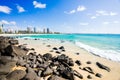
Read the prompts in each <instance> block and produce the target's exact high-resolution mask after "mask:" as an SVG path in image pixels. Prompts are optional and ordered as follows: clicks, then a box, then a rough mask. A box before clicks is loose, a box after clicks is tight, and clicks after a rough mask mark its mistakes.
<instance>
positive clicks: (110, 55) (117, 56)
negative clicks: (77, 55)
mask: <svg viewBox="0 0 120 80" xmlns="http://www.w3.org/2000/svg"><path fill="white" fill-rule="evenodd" d="M75 44H76V45H77V46H79V47H81V48H83V49H85V50H87V51H88V52H90V53H92V54H94V55H98V56H100V57H103V58H107V59H109V60H113V61H118V62H120V53H119V52H116V51H114V50H101V49H98V48H95V47H91V46H89V45H86V44H83V43H81V42H79V41H75Z"/></svg>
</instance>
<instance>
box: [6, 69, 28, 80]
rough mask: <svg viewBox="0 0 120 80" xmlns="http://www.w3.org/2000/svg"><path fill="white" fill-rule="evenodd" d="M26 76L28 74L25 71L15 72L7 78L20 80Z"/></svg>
mask: <svg viewBox="0 0 120 80" xmlns="http://www.w3.org/2000/svg"><path fill="white" fill-rule="evenodd" d="M25 75H26V72H25V71H23V70H15V71H13V72H11V73H9V74H8V75H7V76H6V78H7V79H8V80H20V79H22V78H23V77H24V76H25Z"/></svg>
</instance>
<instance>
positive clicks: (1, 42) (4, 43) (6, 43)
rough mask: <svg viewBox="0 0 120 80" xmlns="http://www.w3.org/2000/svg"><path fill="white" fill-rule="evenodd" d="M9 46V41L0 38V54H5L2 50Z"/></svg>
mask: <svg viewBox="0 0 120 80" xmlns="http://www.w3.org/2000/svg"><path fill="white" fill-rule="evenodd" d="M9 45H10V44H9V39H8V38H5V37H2V36H1V37H0V52H1V53H4V52H5V51H4V49H5V48H6V47H8V46H9ZM2 55H4V54H2Z"/></svg>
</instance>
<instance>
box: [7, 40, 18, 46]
mask: <svg viewBox="0 0 120 80" xmlns="http://www.w3.org/2000/svg"><path fill="white" fill-rule="evenodd" d="M9 43H10V44H11V45H17V44H19V43H18V40H14V39H12V40H9Z"/></svg>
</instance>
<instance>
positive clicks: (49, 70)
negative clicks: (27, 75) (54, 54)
mask: <svg viewBox="0 0 120 80" xmlns="http://www.w3.org/2000/svg"><path fill="white" fill-rule="evenodd" d="M52 73H53V70H52V69H51V68H50V67H47V68H46V69H45V70H44V71H43V76H48V75H51V74H52Z"/></svg>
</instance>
